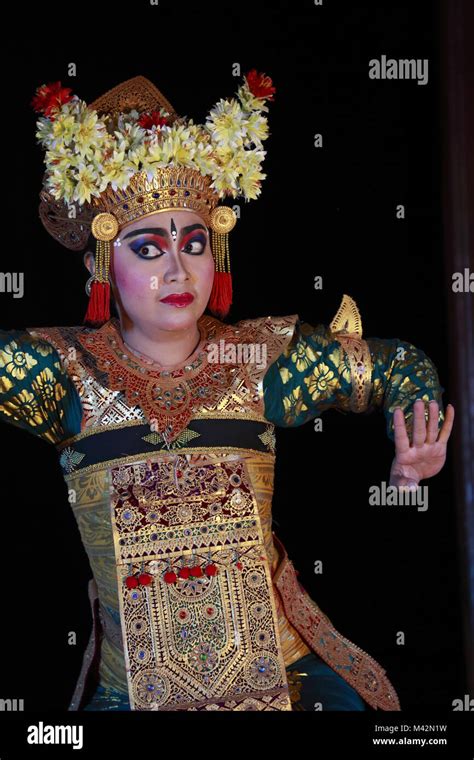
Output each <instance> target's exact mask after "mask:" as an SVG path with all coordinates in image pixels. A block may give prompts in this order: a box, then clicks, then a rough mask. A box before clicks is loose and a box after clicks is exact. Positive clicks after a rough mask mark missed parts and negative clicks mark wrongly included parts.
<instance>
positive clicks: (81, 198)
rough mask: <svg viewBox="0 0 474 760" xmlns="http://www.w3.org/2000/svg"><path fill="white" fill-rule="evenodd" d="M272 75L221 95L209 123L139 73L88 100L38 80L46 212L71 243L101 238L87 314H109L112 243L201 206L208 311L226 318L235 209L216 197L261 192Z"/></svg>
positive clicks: (53, 229) (52, 228)
mask: <svg viewBox="0 0 474 760" xmlns="http://www.w3.org/2000/svg"><path fill="white" fill-rule="evenodd" d="M274 93H275V87H274V86H273V83H272V80H271V79H270V78H269V77H268V76H266V75H265V74H261V73H258V72H257V71H256V70H255V69H252V70H251V71H249V72H248V73H247V74H246V75H245V76H244V77H243V81H242V82H241V84H240V85H239V87H238V89H237V92H236V97H232V98H228V99H222V98H221V99H220V100H219V101H218V102H217V103H216V104H215V106H214V107H213V108H212V109H211V110H210V111H209V113H208V114H207V116H206V120H205V122H204V124H195V123H194V122H193V120H192V119H189V118H187V117H180V116H178V115H177V114H176V112H175V111H174V109H173V107H172V106H171V104H170V103H169V102H168V100H166V98H165V97H164V96H163V95H162V94H161V92H160V91H159V90H158V89H157V88H156V87H155V85H154V84H152V82H150V81H149V80H148V79H146V78H145V77H142V76H137V77H134V78H132V79H129V80H127V81H126V82H123V83H122V84H119V85H117V86H116V87H114V88H113V89H112V90H109V91H108V92H106V93H105V94H104V95H102V96H101V97H100V98H98V99H97V100H95V101H94V102H93V103H92V104H91V105H87V104H86V103H85V102H84V101H82V100H80V99H79V98H78V97H77V96H76V95H73V94H72V91H71V89H70V88H68V87H63V85H62V84H61V82H55V83H52V84H48V85H42V86H41V87H38V88H37V90H36V93H35V96H34V98H33V100H32V103H31V104H32V106H33V108H34V109H35V111H36V112H37V113H41V114H42V116H41V117H40V118H39V119H38V122H37V132H36V137H37V139H38V142H39V143H40V144H41V145H42V146H43V147H44V148H45V165H46V170H45V175H44V179H43V189H42V191H41V193H40V208H39V214H40V219H41V221H42V223H43V225H44V226H45V228H46V229H47V231H48V232H49V233H50V234H51V235H52V236H53V237H54V238H55V239H56V240H58V241H59V242H60V243H61V244H62V245H64V246H65V247H67V248H69V249H71V250H83V249H84V247H85V246H86V244H87V241H88V239H89V236H90V234H91V233H92V235H93V236H94V238H95V240H96V256H95V273H94V277H93V282H92V286H91V289H90V297H89V305H88V309H87V313H86V316H85V322H86V323H87V324H91V325H95V326H99V325H101V324H103V323H104V322H106V321H107V320H108V319H110V284H109V268H110V258H111V253H112V245H113V241H114V240H115V238H116V237H117V235H118V233H119V232H120V230H121V228H122V227H124V226H125V225H126V224H129V223H130V222H132V221H135V220H136V219H141V218H143V217H146V216H149V215H150V214H155V213H157V212H160V211H169V210H172V209H183V210H192V211H195V212H196V213H198V214H199V215H200V216H201V217H202V219H203V220H204V221H205V223H206V224H207V225H208V226H209V228H210V230H211V249H212V253H213V256H214V262H215V273H214V282H213V287H212V292H211V296H210V299H209V304H208V307H209V309H210V310H211V311H212V312H213V313H214V314H215V315H216V316H218V317H220V318H223V317H225V316H226V315H227V313H228V311H229V308H230V305H231V303H232V279H231V272H230V257H229V244H228V233H229V232H230V231H231V230H232V229H233V227H234V226H235V223H236V221H237V217H236V214H235V212H234V210H233V209H232V208H231V207H230V206H228V205H225V204H220V205H218V204H219V201H221V200H223V199H227V198H238V197H242V198H244V200H245V201H249V200H253V199H255V198H258V196H259V195H260V192H261V180H262V179H265V177H266V174H264V173H262V171H261V164H262V162H263V159H264V158H265V155H266V151H265V150H263V142H264V141H265V140H266V139H267V138H268V136H269V129H268V121H267V118H266V116H265V112H268V106H267V105H266V101H271V100H273V96H274Z"/></svg>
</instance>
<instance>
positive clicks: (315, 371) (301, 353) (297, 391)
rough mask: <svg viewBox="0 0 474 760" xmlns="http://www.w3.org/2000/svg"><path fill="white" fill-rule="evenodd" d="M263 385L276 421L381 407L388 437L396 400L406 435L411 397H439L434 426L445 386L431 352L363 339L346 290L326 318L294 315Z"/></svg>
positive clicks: (292, 423)
mask: <svg viewBox="0 0 474 760" xmlns="http://www.w3.org/2000/svg"><path fill="white" fill-rule="evenodd" d="M263 387H264V399H265V417H266V419H268V420H269V421H270V422H273V423H274V424H276V425H279V426H282V427H290V426H298V425H302V424H304V423H305V422H307V421H308V420H311V419H314V418H315V417H319V416H320V415H321V414H322V413H323V412H324V411H325V410H326V409H338V410H339V411H342V412H349V411H352V412H356V413H361V412H371V411H373V410H374V409H377V408H380V409H382V410H383V412H384V414H385V418H386V421H387V435H388V437H389V438H390V439H391V440H393V437H394V436H393V413H394V410H395V408H396V407H397V406H399V407H401V408H402V409H403V411H404V413H405V419H406V424H407V429H408V431H409V434H410V435H411V431H412V421H413V404H414V403H415V401H416V400H417V399H423V400H424V401H431V400H433V399H434V400H436V401H438V403H439V406H440V410H439V419H438V426H440V424H441V423H442V421H443V419H444V411H443V406H442V400H441V396H442V393H443V391H444V388H443V387H442V386H441V385H440V383H439V378H438V373H437V370H436V367H435V365H434V364H433V362H432V361H431V359H430V358H429V357H428V356H426V354H425V353H424V352H423V351H421V350H420V349H418V348H416V347H415V346H413V345H412V344H411V343H408V342H406V341H402V340H398V339H397V338H393V339H381V338H367V339H365V340H364V339H363V338H362V324H361V319H360V315H359V311H358V309H357V306H356V304H355V302H354V301H353V299H352V298H350V297H349V296H347V295H344V297H343V299H342V302H341V306H340V307H339V310H338V312H337V314H336V316H335V318H334V319H333V321H332V322H331V324H330V325H329V326H325V325H317V326H315V327H313V326H312V325H310V324H308V323H307V322H304V321H302V320H298V321H297V323H296V326H295V331H294V334H293V336H292V339H291V341H290V343H289V344H288V346H287V347H286V349H285V351H284V352H283V353H282V354H281V355H280V356H279V357H278V358H277V360H276V361H275V362H274V363H273V364H271V366H270V367H269V369H268V371H267V372H266V374H265V376H264V380H263ZM426 415H428V410H426Z"/></svg>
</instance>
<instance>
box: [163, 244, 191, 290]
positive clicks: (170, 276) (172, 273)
mask: <svg viewBox="0 0 474 760" xmlns="http://www.w3.org/2000/svg"><path fill="white" fill-rule="evenodd" d="M168 261H169V266H168V267H167V269H166V272H165V275H164V277H163V279H164V281H165V282H185V281H186V280H188V279H189V273H188V271H187V269H186V267H185V266H184V264H183V261H182V259H181V257H180V255H179V253H178V252H177V251H175V250H173V251H172V252H171V256H170V257H169V258H168Z"/></svg>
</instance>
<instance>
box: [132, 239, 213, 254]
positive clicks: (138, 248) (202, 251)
mask: <svg viewBox="0 0 474 760" xmlns="http://www.w3.org/2000/svg"><path fill="white" fill-rule="evenodd" d="M192 243H201V245H202V250H201V251H199V252H192V251H186V253H188V254H189V255H190V256H201V255H202V254H203V253H204V249H205V247H206V241H205V240H203V238H202V237H197V238H192V239H191V240H188V242H187V243H186V246H188V245H191V244H192ZM152 245H153V246H154V247H155V248H157V249H158V250H161V249H160V248H159V247H158V246H157V245H156V243H154V242H153V241H152V240H150V241H149V242H146V243H141V245H139V246H137V247H135V248H134V247H133V245H131V246H130V247H131V249H132V251H133V252H134V254H135V255H136V256H139V257H140V258H141V259H159V258H161V256H163V254H164V251H161V253H160V254H157V255H156V256H143V254H142V253H140V250H141V249H142V248H145V246H152Z"/></svg>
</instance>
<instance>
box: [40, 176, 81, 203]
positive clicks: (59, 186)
mask: <svg viewBox="0 0 474 760" xmlns="http://www.w3.org/2000/svg"><path fill="white" fill-rule="evenodd" d="M47 185H48V188H49V190H50V191H51V193H52V194H53V195H54V197H55V198H56V200H58V201H59V200H61V199H62V198H64V199H65V200H66V201H70V200H71V199H72V197H73V195H74V187H75V184H74V180H73V178H72V174H71V172H69V171H60V170H59V169H56V170H55V171H54V172H53V173H52V174H50V176H49V177H48V179H47Z"/></svg>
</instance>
